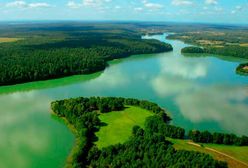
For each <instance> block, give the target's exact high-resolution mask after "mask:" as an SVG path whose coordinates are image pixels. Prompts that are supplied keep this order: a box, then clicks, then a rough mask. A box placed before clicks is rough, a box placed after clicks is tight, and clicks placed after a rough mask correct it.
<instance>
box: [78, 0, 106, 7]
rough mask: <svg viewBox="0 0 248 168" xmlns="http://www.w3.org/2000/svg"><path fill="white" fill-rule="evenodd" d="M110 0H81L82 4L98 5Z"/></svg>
mask: <svg viewBox="0 0 248 168" xmlns="http://www.w3.org/2000/svg"><path fill="white" fill-rule="evenodd" d="M109 2H111V0H83V5H84V6H92V7H99V6H102V5H105V4H106V3H109Z"/></svg>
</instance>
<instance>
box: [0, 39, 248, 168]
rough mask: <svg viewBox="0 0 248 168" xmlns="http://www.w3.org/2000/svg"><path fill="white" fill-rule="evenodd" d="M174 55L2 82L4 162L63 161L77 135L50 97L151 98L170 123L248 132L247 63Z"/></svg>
mask: <svg viewBox="0 0 248 168" xmlns="http://www.w3.org/2000/svg"><path fill="white" fill-rule="evenodd" d="M144 38H156V39H159V40H161V41H167V42H169V43H171V44H172V45H173V47H174V51H173V52H169V53H161V54H150V55H139V56H132V57H129V58H126V59H122V60H115V61H112V62H111V63H110V66H109V67H108V68H107V69H106V70H105V71H104V72H99V73H96V74H92V75H81V76H73V77H68V78H63V79H57V80H50V81H43V82H33V83H28V84H22V85H17V86H10V87H0V167H1V168H2V167H3V168H5V167H7V168H8V167H15V168H31V167H32V168H33V167H35V168H43V167H44V168H50V167H51V168H56V167H62V166H63V164H64V163H65V160H66V157H67V156H68V154H69V152H70V149H71V148H72V146H73V142H74V138H73V135H72V134H71V133H70V131H69V130H68V129H67V128H66V126H65V125H63V123H61V122H59V121H58V120H57V119H56V118H54V117H52V116H51V114H50V108H49V103H50V102H51V101H52V100H56V99H64V98H69V97H78V96H123V97H134V98H139V99H147V100H150V101H153V102H156V103H158V104H159V105H161V106H162V107H165V108H167V109H168V111H169V113H170V114H171V116H172V117H173V124H175V125H179V126H182V127H184V128H186V129H194V128H196V129H208V130H211V131H221V132H234V133H237V134H245V135H248V124H247V121H248V110H247V109H248V77H243V76H239V75H236V73H235V68H236V66H237V65H238V64H239V62H242V60H237V59H233V58H226V57H219V58H218V57H211V55H210V57H194V56H187V57H184V56H182V55H181V54H180V49H181V48H182V47H184V46H186V45H185V44H184V43H182V42H180V41H168V40H165V36H161V35H158V36H152V37H144Z"/></svg>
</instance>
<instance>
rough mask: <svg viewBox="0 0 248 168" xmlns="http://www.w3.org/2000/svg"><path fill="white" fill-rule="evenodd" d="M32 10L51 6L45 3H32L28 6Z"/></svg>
mask: <svg viewBox="0 0 248 168" xmlns="http://www.w3.org/2000/svg"><path fill="white" fill-rule="evenodd" d="M28 6H29V7H30V8H46V7H51V5H50V4H48V3H44V2H38V3H30V4H28Z"/></svg>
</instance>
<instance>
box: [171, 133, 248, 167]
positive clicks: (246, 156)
mask: <svg viewBox="0 0 248 168" xmlns="http://www.w3.org/2000/svg"><path fill="white" fill-rule="evenodd" d="M168 140H169V141H171V142H172V143H173V144H174V147H175V148H176V149H177V150H189V151H198V152H203V153H207V154H209V155H211V156H213V157H214V158H215V159H218V160H222V161H226V162H227V163H228V166H229V167H230V168H247V167H248V147H247V146H245V147H239V146H227V145H217V144H204V145H200V144H196V143H193V142H191V141H188V140H177V139H171V138H170V139H168Z"/></svg>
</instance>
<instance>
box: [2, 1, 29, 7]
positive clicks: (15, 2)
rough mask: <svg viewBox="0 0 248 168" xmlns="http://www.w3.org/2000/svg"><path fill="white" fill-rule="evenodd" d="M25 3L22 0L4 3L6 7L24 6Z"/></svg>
mask: <svg viewBox="0 0 248 168" xmlns="http://www.w3.org/2000/svg"><path fill="white" fill-rule="evenodd" d="M26 6H27V3H26V2H24V1H14V2H9V3H7V4H6V7H26Z"/></svg>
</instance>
